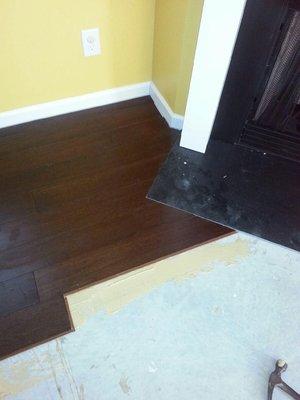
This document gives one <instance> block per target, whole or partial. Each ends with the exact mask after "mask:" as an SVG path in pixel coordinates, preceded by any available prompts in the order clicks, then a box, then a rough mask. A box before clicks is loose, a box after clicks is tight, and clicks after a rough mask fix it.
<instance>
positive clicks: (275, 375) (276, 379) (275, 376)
mask: <svg viewBox="0 0 300 400" xmlns="http://www.w3.org/2000/svg"><path fill="white" fill-rule="evenodd" d="M287 367H288V365H287V363H286V362H285V361H284V360H278V361H277V362H276V367H275V370H274V371H273V372H272V373H271V375H270V378H269V385H268V400H272V396H273V392H274V388H275V386H277V385H280V384H282V379H281V374H282V373H283V372H284V371H286V369H287Z"/></svg>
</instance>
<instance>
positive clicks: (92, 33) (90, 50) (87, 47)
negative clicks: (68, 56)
mask: <svg viewBox="0 0 300 400" xmlns="http://www.w3.org/2000/svg"><path fill="white" fill-rule="evenodd" d="M81 39H82V47H83V54H84V56H85V57H92V56H97V55H99V54H101V47H100V33H99V28H94V29H85V30H82V31H81Z"/></svg>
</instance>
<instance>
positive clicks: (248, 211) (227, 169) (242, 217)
mask: <svg viewBox="0 0 300 400" xmlns="http://www.w3.org/2000/svg"><path fill="white" fill-rule="evenodd" d="M299 176H300V164H299V163H296V162H293V161H290V160H285V159H281V158H279V157H275V156H273V155H269V154H265V153H261V152H258V151H255V150H251V149H247V148H243V147H241V146H237V145H232V144H228V143H224V142H220V141H213V140H211V141H210V143H209V145H208V149H207V152H206V153H205V154H201V153H197V152H194V151H191V150H188V149H185V148H182V147H180V146H179V141H178V142H177V143H176V144H175V145H174V147H173V148H172V150H171V152H170V154H169V155H168V158H167V159H166V161H165V163H164V164H163V166H162V168H161V170H160V172H159V174H158V176H157V178H156V179H155V181H154V183H153V185H152V187H151V189H150V191H149V193H148V198H149V199H152V200H155V201H157V202H160V203H164V204H166V205H168V206H172V207H175V208H177V209H180V210H183V211H187V212H189V213H192V214H194V215H197V216H199V217H202V218H205V219H208V220H211V221H214V222H217V223H219V224H222V225H225V226H228V227H231V228H233V229H236V230H241V231H244V232H248V233H251V234H253V235H255V236H258V237H261V238H264V239H267V240H270V241H272V242H275V243H278V244H281V245H283V246H286V247H290V248H292V249H295V250H299V249H300V201H299V200H300V185H299Z"/></svg>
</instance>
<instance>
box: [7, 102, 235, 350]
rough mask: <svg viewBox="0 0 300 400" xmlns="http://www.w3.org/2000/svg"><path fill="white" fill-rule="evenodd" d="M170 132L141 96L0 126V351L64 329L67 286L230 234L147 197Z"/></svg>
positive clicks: (76, 286)
mask: <svg viewBox="0 0 300 400" xmlns="http://www.w3.org/2000/svg"><path fill="white" fill-rule="evenodd" d="M177 135H178V134H177V133H172V131H171V130H170V129H169V128H168V126H167V125H166V123H165V122H164V120H163V119H162V118H161V116H160V115H159V114H158V112H157V110H156V109H155V107H154V105H153V103H152V101H151V99H150V98H148V97H146V98H141V99H137V100H132V101H128V102H123V103H119V104H115V105H111V106H105V107H101V108H95V109H92V110H88V111H83V112H78V113H74V114H69V115H65V116H61V117H55V118H51V119H47V120H42V121H38V122H33V123H28V124H24V125H19V126H16V127H11V128H6V129H2V130H0V193H1V199H0V255H1V256H0V301H1V305H0V358H4V357H7V356H9V355H11V354H14V353H16V352H19V351H21V350H23V349H25V348H28V347H30V346H33V345H35V344H38V343H42V342H44V341H46V340H49V339H51V338H54V337H57V336H59V335H62V334H64V333H66V332H69V331H71V330H72V323H71V320H70V318H69V315H68V310H67V308H66V305H65V300H64V294H65V293H67V292H70V291H73V290H76V289H79V288H82V287H84V286H86V285H90V284H92V283H95V282H97V281H100V280H102V279H107V278H109V277H111V276H113V275H115V274H119V273H122V272H124V271H126V270H128V269H131V268H136V267H139V266H141V265H144V264H146V263H149V262H153V261H155V260H157V259H159V258H163V257H167V256H169V255H172V254H174V253H177V252H180V251H183V250H185V249H187V248H190V247H192V246H196V245H199V244H201V243H204V242H207V241H210V240H213V239H215V238H218V237H221V236H224V235H227V234H230V233H231V232H232V231H230V230H229V229H227V228H224V227H221V226H219V225H216V224H214V223H211V222H208V221H205V220H202V219H200V218H197V217H194V216H192V215H190V214H186V213H183V212H181V211H177V210H175V209H172V208H169V207H166V206H163V205H160V204H157V203H155V202H152V201H150V200H147V199H146V194H147V191H148V189H149V187H150V186H151V184H152V182H153V179H154V177H155V176H156V174H157V172H158V169H159V166H160V164H161V163H162V162H163V160H164V159H165V158H166V156H167V154H168V151H169V150H170V147H171V145H172V143H173V142H174V138H176V136H177Z"/></svg>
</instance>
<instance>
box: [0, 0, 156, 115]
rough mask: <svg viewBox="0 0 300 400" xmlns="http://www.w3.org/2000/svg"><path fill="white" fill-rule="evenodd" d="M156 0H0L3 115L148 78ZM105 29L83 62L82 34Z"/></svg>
mask: <svg viewBox="0 0 300 400" xmlns="http://www.w3.org/2000/svg"><path fill="white" fill-rule="evenodd" d="M154 13H155V0H76V1H74V0H42V1H41V0H0V111H6V110H11V109H15V108H19V107H23V106H27V105H31V104H38V103H43V102H47V101H51V100H56V99H61V98H65V97H70V96H77V95H81V94H85V93H91V92H96V91H99V90H104V89H108V88H112V87H118V86H122V85H127V84H133V83H138V82H144V81H149V80H151V76H152V52H153V26H154ZM95 27H99V28H100V33H101V45H102V50H103V54H102V55H101V56H99V57H90V58H85V57H83V55H82V48H81V36H80V31H81V29H87V28H95Z"/></svg>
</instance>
